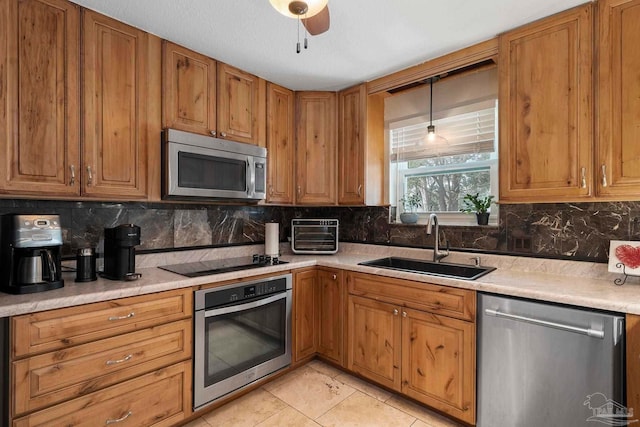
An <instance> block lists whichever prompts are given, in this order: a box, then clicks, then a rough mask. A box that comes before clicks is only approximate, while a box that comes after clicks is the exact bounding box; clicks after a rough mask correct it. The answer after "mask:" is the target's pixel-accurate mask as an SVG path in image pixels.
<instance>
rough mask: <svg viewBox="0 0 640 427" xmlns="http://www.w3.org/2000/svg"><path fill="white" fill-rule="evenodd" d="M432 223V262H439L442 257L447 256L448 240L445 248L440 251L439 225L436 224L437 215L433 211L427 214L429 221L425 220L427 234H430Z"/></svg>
mask: <svg viewBox="0 0 640 427" xmlns="http://www.w3.org/2000/svg"><path fill="white" fill-rule="evenodd" d="M432 225H434V226H435V228H436V233H435V236H434V237H435V244H434V246H433V262H440V260H441V259H442V258H444V257H447V256H449V241H448V240H446V242H447V249H445V250H444V251H440V226H439V225H438V216H437V215H436V214H434V213H432V214H431V215H429V222H427V234H431V229H432Z"/></svg>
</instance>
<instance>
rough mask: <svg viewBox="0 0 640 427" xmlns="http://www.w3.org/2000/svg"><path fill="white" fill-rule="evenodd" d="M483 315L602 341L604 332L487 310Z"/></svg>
mask: <svg viewBox="0 0 640 427" xmlns="http://www.w3.org/2000/svg"><path fill="white" fill-rule="evenodd" d="M484 312H485V314H487V315H489V316H495V317H501V318H503V319H509V320H516V321H520V322H527V323H532V324H534V325H540V326H547V327H549V328H555V329H560V330H563V331H568V332H575V333H577V334H582V335H587V336H590V337H594V338H600V339H604V331H599V330H597V329H591V328H580V327H577V326H571V325H565V324H562V323H556V322H549V321H547V320H541V319H534V318H532V317H525V316H519V315H517V314H510V313H503V312H501V311H500V310H492V309H490V308H487V309H485V310H484Z"/></svg>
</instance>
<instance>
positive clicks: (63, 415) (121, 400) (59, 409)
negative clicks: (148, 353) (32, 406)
mask: <svg viewBox="0 0 640 427" xmlns="http://www.w3.org/2000/svg"><path fill="white" fill-rule="evenodd" d="M190 390H191V362H190V361H185V362H181V363H177V364H175V365H171V366H169V367H166V368H163V369H159V370H157V371H155V372H151V373H149V374H146V375H143V376H141V377H138V378H135V379H133V380H130V381H126V382H123V383H120V384H118V385H116V386H113V387H109V388H106V389H104V390H101V391H99V392H95V393H91V394H88V395H85V396H82V397H79V398H77V399H74V400H70V401H68V402H65V403H62V404H60V405H56V406H53V407H50V408H47V409H44V410H42V411H38V412H34V413H33V414H30V415H27V416H25V417H22V418H18V419H16V420H14V421H13V427H36V426H42V427H44V426H46V427H66V426H76V427H81V426H87V427H93V426H97V425H101V426H102V425H116V424H118V423H122V425H126V426H128V427H137V426H139V427H151V426H153V427H161V426H167V427H169V426H173V425H176V424H177V423H179V422H180V421H182V420H183V419H184V418H185V417H186V416H188V415H189V413H190V412H191V410H190V407H191V399H189V398H188V397H189V396H190Z"/></svg>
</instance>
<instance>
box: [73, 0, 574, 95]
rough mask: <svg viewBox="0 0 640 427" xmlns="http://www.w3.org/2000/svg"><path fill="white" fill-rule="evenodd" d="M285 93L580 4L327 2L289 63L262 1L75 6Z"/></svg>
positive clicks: (288, 26)
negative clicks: (318, 30)
mask: <svg viewBox="0 0 640 427" xmlns="http://www.w3.org/2000/svg"><path fill="white" fill-rule="evenodd" d="M73 1H74V2H75V3H77V4H80V5H82V6H85V7H88V8H90V9H93V10H96V11H98V12H101V13H103V14H105V15H109V16H112V17H114V18H116V19H118V20H120V21H124V22H126V23H129V24H131V25H133V26H135V27H138V28H141V29H143V30H146V31H148V32H150V33H153V34H155V35H157V36H160V37H162V38H164V39H168V40H171V41H173V42H176V43H178V44H181V45H183V46H186V47H188V48H191V49H192V50H195V51H197V52H200V53H203V54H205V55H207V56H210V57H212V58H215V59H218V60H220V61H223V62H226V63H228V64H231V65H233V66H236V67H238V68H241V69H243V70H245V71H248V72H250V73H253V74H256V75H258V76H260V77H263V78H265V79H267V80H269V81H272V82H275V83H278V84H280V85H282V86H285V87H288V88H290V89H293V90H338V89H342V88H345V87H348V86H351V85H354V84H357V83H360V82H363V81H368V80H372V79H374V78H377V77H381V76H384V75H386V74H389V73H391V72H394V71H398V70H401V69H403V68H406V67H408V66H411V65H415V64H419V63H421V62H424V61H425V60H428V59H431V58H435V57H438V56H440V55H443V54H445V53H449V52H452V51H455V50H457V49H460V48H463V47H466V46H469V45H472V44H474V43H476V42H480V41H483V40H487V39H489V38H491V37H494V36H496V35H497V34H499V33H501V32H503V31H505V30H508V29H511V28H514V27H517V26H519V25H522V24H525V23H527V22H531V21H533V20H535V19H538V18H541V17H544V16H548V15H551V14H553V13H555V12H559V11H562V10H565V9H568V8H570V7H572V6H576V5H578V4H582V3H584V2H585V1H584V0H482V1H477V0H444V1H433V0H329V10H330V13H331V28H330V29H329V31H328V32H326V33H324V34H321V35H318V36H313V37H310V38H309V49H308V50H303V51H302V53H300V54H296V51H295V44H296V40H297V21H296V20H294V19H291V18H287V17H285V16H283V15H281V14H279V13H278V12H276V11H275V10H274V9H273V8H272V7H271V5H270V4H269V0H107V1H105V0H73Z"/></svg>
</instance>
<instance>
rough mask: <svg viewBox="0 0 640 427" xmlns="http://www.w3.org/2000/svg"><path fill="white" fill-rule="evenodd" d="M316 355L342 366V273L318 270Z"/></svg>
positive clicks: (343, 310)
mask: <svg viewBox="0 0 640 427" xmlns="http://www.w3.org/2000/svg"><path fill="white" fill-rule="evenodd" d="M317 277H318V284H317V286H318V297H317V303H318V328H317V332H318V334H317V335H318V354H320V355H321V356H323V357H324V358H326V359H329V360H330V361H332V362H334V363H337V364H338V365H340V366H344V342H343V340H344V333H343V328H344V318H345V315H346V312H345V302H344V301H345V289H344V285H343V282H342V271H340V270H335V269H327V268H322V267H320V268H318V270H317Z"/></svg>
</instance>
